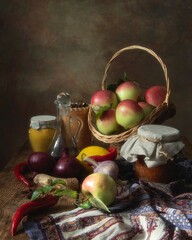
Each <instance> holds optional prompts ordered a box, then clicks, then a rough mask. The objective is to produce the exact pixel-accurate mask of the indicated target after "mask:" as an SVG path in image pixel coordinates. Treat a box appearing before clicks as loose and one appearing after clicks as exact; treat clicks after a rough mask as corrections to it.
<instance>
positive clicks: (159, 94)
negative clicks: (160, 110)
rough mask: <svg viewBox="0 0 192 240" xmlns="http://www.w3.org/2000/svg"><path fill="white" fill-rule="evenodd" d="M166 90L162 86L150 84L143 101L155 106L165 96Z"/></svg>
mask: <svg viewBox="0 0 192 240" xmlns="http://www.w3.org/2000/svg"><path fill="white" fill-rule="evenodd" d="M166 93H167V90H166V88H165V87H164V86H152V87H150V88H148V89H147V90H146V92H145V101H146V102H147V103H149V104H151V105H152V106H155V107H157V106H158V105H159V104H161V103H162V102H163V101H164V100H165V97H166Z"/></svg>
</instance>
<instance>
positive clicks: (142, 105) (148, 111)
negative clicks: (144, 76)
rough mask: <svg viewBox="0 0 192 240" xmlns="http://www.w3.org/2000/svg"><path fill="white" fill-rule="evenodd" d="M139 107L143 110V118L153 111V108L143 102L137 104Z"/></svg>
mask: <svg viewBox="0 0 192 240" xmlns="http://www.w3.org/2000/svg"><path fill="white" fill-rule="evenodd" d="M138 104H139V106H140V107H141V108H142V109H143V111H144V115H145V118H147V117H148V116H149V114H150V113H151V112H152V111H153V109H154V107H153V106H152V105H150V104H149V103H147V102H145V101H140V102H138Z"/></svg>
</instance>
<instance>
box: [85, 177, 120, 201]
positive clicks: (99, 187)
mask: <svg viewBox="0 0 192 240" xmlns="http://www.w3.org/2000/svg"><path fill="white" fill-rule="evenodd" d="M81 190H82V193H83V194H84V195H85V196H87V197H94V198H97V199H99V200H101V201H102V202H103V203H104V204H105V205H106V206H109V205H110V204H111V203H112V202H113V201H114V200H115V197H116V194H117V186H116V183H115V181H114V179H113V178H112V177H110V176H109V175H107V174H105V173H92V174H90V175H88V176H87V177H86V178H85V179H84V180H83V182H82V185H81Z"/></svg>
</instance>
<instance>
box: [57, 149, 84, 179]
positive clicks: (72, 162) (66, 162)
mask: <svg viewBox="0 0 192 240" xmlns="http://www.w3.org/2000/svg"><path fill="white" fill-rule="evenodd" d="M82 173H84V169H83V165H82V164H81V163H80V162H79V160H78V159H77V158H76V157H74V156H70V155H69V154H67V153H66V152H64V153H63V155H62V156H61V158H60V159H59V160H58V161H57V163H56V164H55V166H54V170H53V174H54V176H56V177H60V178H77V179H80V178H81V176H82Z"/></svg>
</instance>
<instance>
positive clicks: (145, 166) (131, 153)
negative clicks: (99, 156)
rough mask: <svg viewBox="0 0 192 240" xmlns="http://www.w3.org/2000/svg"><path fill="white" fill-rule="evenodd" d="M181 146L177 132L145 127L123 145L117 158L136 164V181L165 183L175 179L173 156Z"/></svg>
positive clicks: (170, 129)
mask: <svg viewBox="0 0 192 240" xmlns="http://www.w3.org/2000/svg"><path fill="white" fill-rule="evenodd" d="M183 147H184V143H183V142H182V141H181V139H180V131H179V130H178V129H176V128H173V127H169V126H164V125H156V124H148V125H143V126H140V127H139V128H138V130H137V134H136V135H133V136H131V137H130V138H129V139H128V140H127V141H126V142H125V143H124V144H123V145H122V147H121V149H120V155H121V156H122V157H123V158H124V159H126V160H127V161H129V162H132V163H133V162H134V163H135V164H134V166H135V175H136V178H138V179H145V180H148V181H153V182H162V183H168V182H171V181H174V180H175V178H176V170H175V158H176V157H175V156H176V155H177V154H178V153H180V152H181V150H182V149H183Z"/></svg>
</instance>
